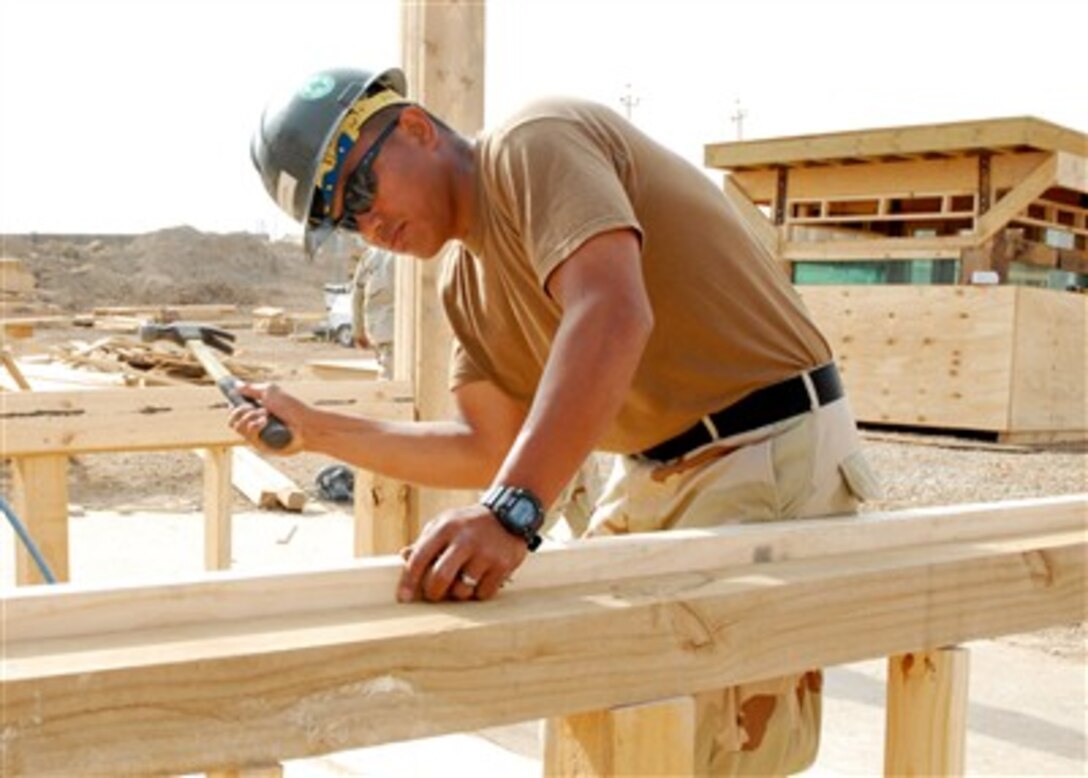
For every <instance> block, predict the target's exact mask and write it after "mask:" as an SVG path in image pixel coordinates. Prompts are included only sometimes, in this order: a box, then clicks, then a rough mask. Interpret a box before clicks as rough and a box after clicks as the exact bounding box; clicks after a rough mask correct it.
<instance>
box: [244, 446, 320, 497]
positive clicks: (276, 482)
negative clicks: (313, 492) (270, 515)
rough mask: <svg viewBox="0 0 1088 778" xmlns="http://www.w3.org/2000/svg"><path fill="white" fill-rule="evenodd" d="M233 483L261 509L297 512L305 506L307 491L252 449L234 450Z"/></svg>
mask: <svg viewBox="0 0 1088 778" xmlns="http://www.w3.org/2000/svg"><path fill="white" fill-rule="evenodd" d="M231 482H232V483H233V485H234V488H235V489H237V490H238V491H239V492H241V493H242V494H244V495H245V496H246V498H247V499H248V500H249V501H250V502H252V503H253V504H254V505H256V506H258V507H260V508H283V509H284V510H288V511H296V512H297V511H301V510H302V509H303V508H304V507H306V492H305V491H304V490H303V489H301V488H299V485H298V484H296V483H295V482H294V481H292V480H291V479H290V478H288V477H287V476H286V475H284V474H283V473H282V472H281V471H280V470H278V469H277V468H276V467H275V466H274V465H273V464H272V463H271V462H269V461H268V460H267V459H264V458H263V457H261V456H260V455H259V454H257V453H256V452H255V451H253V450H252V449H249V448H245V447H243V446H236V447H234V448H232V449H231Z"/></svg>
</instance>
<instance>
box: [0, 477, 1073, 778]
mask: <svg viewBox="0 0 1088 778" xmlns="http://www.w3.org/2000/svg"><path fill="white" fill-rule="evenodd" d="M1086 501H1088V497H1085V496H1083V495H1081V496H1078V497H1075V498H1068V499H1066V500H1059V501H1056V502H1054V501H1050V502H1046V501H1044V502H1042V503H1040V504H1035V505H1032V504H1023V505H1020V506H1018V508H1013V509H1012V510H1013V511H1014V512H1016V513H1019V514H1020V516H1019V519H1020V520H1021V521H1017V522H1015V523H1016V524H1018V525H1020V526H1021V527H1023V524H1022V523H1021V522H1022V521H1023V520H1024V518H1025V516H1027V514H1029V513H1033V512H1036V511H1038V510H1041V509H1042V508H1041V506H1042V505H1048V506H1049V507H1051V508H1054V509H1056V510H1057V511H1058V512H1062V509H1063V508H1064V509H1066V510H1069V511H1072V513H1073V515H1072V516H1070V515H1067V516H1066V518H1065V521H1064V522H1063V523H1064V524H1065V526H1066V527H1067V528H1066V529H1064V530H1061V531H1058V532H1043V531H1038V530H1035V529H1032V530H1029V531H1028V532H1027V534H1015V535H1005V536H1002V535H999V534H994V535H992V536H989V537H985V538H976V539H974V540H969V541H951V542H937V541H934V540H933V539H932V537H928V536H927V534H926V531H925V530H924V529H921V528H915V529H916V531H915V532H914V533H912V534H913V537H914V541H915V542H914V543H913V544H910V545H895V546H893V547H886V548H883V549H881V550H875V551H873V550H866V551H864V552H845V553H844V552H843V549H842V548H840V549H838V550H837V552H831V553H829V554H828V555H825V556H822V557H817V558H809V559H800V558H798V559H788V560H786V561H775V562H755V563H752V562H750V561H749V562H746V563H744V564H740V565H736V566H731V567H720V566H719V567H712V568H709V569H703V570H695V569H689V565H688V560H689V557H691V556H694V557H698V556H699V555H700V554H701V553H702V552H701V547H702V546H703V545H705V544H707V543H708V540H709V539H712V538H724V537H728V536H729V534H730V533H729V530H727V529H722V530H708V531H703V532H701V533H695V534H685V533H675V534H674V533H661V537H655V538H653V541H654V542H653V544H652V546H653V550H654V551H655V552H657V553H660V554H662V556H661V557H660V558H659V559H658V561H659V563H660V564H662V565H663V568H662V569H665V570H668V572H664V573H662V574H658V575H651V576H646V577H634V578H631V577H628V576H627V572H628V571H627V570H626V568H625V567H624V565H623V564H612V565H609V567H608V569H607V570H604V571H602V570H599V569H598V571H597V574H596V575H597V576H598V577H597V579H596V580H594V581H592V582H589V583H581V584H571V583H570V579H568V578H566V577H564V576H562V575H560V576H555V577H552V578H551V579H550V585H548V586H541V587H540V588H538V589H525V590H521V589H520V585H521V581H520V578H522V577H523V576H521V575H520V574H519V581H518V582H517V583H515V584H514V585H512V586H511V587H508V591H507V592H506V593H505V594H504V595H503V596H501V597H499V598H498V599H497V600H494V601H490V602H487V603H472V604H448V605H427V604H415V605H396V604H393V603H391V602H387V603H386V604H378V605H372V606H366V607H352V608H347V609H344V608H341V609H333V610H330V609H326V608H325V607H323V603H322V602H321V599H322V598H320V597H318V598H316V599H315V597H314V592H313V590H312V589H310V588H309V587H308V586H307V585H306V583H305V576H304V575H303V576H296V577H294V582H295V584H296V585H300V586H299V588H298V589H297V590H296V593H295V594H294V597H293V605H294V610H293V612H291V613H289V614H286V615H282V616H278V617H275V618H269V617H268V616H267V615H264V616H261V615H257V613H254V612H253V610H252V609H251V606H252V605H253V603H254V602H255V600H254V599H253V598H252V594H253V590H252V588H251V586H250V585H249V582H247V580H246V578H244V577H234V578H232V577H228V578H221V579H219V580H217V581H216V582H215V586H216V587H217V588H218V593H217V596H216V598H215V600H214V602H215V603H216V609H215V613H210V612H208V610H205V611H204V614H203V616H202V617H200V619H199V620H198V621H195V622H190V623H187V624H181V625H176V626H173V627H169V626H154V625H153V622H154V621H155V618H156V617H157V615H158V613H159V612H160V611H163V610H170V608H171V607H172V605H173V602H174V600H173V599H165V600H164V599H161V598H158V599H156V600H155V601H154V602H153V606H154V607H152V603H147V602H145V603H144V605H143V606H137V607H135V608H134V606H133V603H132V602H125V598H124V597H122V596H120V595H117V594H116V593H115V594H114V599H113V602H112V607H113V608H117V609H126V608H127V609H128V610H129V618H136V619H140V617H141V616H150V617H151V622H152V623H149V624H146V625H144V626H140V627H138V628H136V629H131V630H125V631H121V632H109V631H104V630H103V629H102V626H101V622H100V620H99V618H97V616H98V615H100V614H96V613H95V611H94V610H91V611H84V612H82V613H80V615H79V617H78V618H68V619H67V620H66V623H65V625H64V631H63V634H62V635H57V638H56V639H42V638H38V639H33V638H26V637H21V636H20V635H25V627H26V626H27V625H25V624H23V623H21V618H20V612H22V613H23V614H25V613H26V609H25V608H21V607H20V603H21V604H23V605H25V604H26V603H28V602H29V601H31V600H36V602H37V606H38V610H39V612H44V611H48V610H51V609H52V606H54V605H59V604H62V600H64V599H65V597H66V595H69V594H70V595H73V596H78V595H79V594H80V593H79V592H78V591H74V590H72V589H66V587H59V591H56V593H55V595H54V596H53V597H46V596H43V594H49V593H50V591H51V590H47V591H46V592H44V593H43V592H41V591H40V590H39V591H34V592H17V593H16V594H15V595H14V596H13V597H11V598H8V601H7V602H6V603H5V604H6V606H7V607H8V610H7V614H8V617H7V621H8V625H9V633H8V635H6V636H5V640H6V645H5V651H6V654H5V674H4V680H3V682H2V686H0V692H2V693H3V695H4V697H5V699H6V701H7V704H6V706H5V707H4V709H3V711H2V714H0V716H2V720H0V726H2V728H3V729H2V731H4V733H5V741H4V745H5V750H4V752H3V754H4V760H5V763H4V765H3V767H4V769H5V770H8V771H11V772H14V773H19V772H61V773H65V772H67V773H72V772H73V771H76V770H78V771H83V772H86V773H90V772H126V771H127V772H140V771H143V772H167V771H173V772H185V771H191V770H200V769H207V768H211V767H222V766H226V765H230V764H254V763H261V762H265V761H269V760H273V759H286V758H292V757H296V756H305V755H312V754H318V753H326V752H331V751H338V750H343V749H346V748H352V747H357V746H365V745H372V744H377V743H381V742H388V741H391V740H397V739H407V738H416V737H422V736H427V735H432V734H439V733H443V732H451V731H471V730H475V729H479V728H481V727H485V726H493V725H498V724H502V723H509V722H514V721H519V720H526V719H532V718H538V717H542V716H551V715H559V714H570V713H577V712H579V711H588V710H596V709H602V708H608V707H614V706H619V705H628V704H636V703H641V702H649V701H654V700H661V699H665V698H668V697H673V696H677V695H685V694H689V693H691V692H693V691H695V690H697V689H702V688H713V687H717V686H725V685H732V684H736V683H741V682H745V681H750V680H755V679H758V678H764V677H771V676H777V675H783V674H787V673H791V672H799V671H801V670H804V669H805V668H808V667H812V666H829V665H834V664H838V663H842V662H852V661H856V660H859V659H863V658H872V657H879V656H887V655H890V654H901V653H906V652H912V651H919V650H922V649H925V648H932V647H934V646H936V645H946V644H949V643H956V642H961V641H965V640H971V639H977V638H981V637H988V636H992V635H995V634H1002V633H1006V632H1019V631H1028V630H1032V629H1037V628H1040V627H1043V626H1048V625H1051V624H1059V623H1067V622H1069V621H1076V620H1079V619H1082V618H1083V616H1084V588H1085V583H1086V581H1085V559H1086V556H1085V551H1086V548H1085V540H1086V538H1085V534H1086V533H1085V531H1084V528H1083V527H1084V518H1085V506H1086V504H1088V502H1086ZM994 508H995V512H996V513H997V514H998V515H1000V514H1001V513H1007V512H1008V511H1009V510H1010V509H1009V507H1008V506H1004V505H1001V504H999V505H997V506H994ZM981 510H983V511H984V509H981ZM1006 518H1007V517H1006ZM819 523H820V522H812V524H819ZM827 523H833V522H827ZM843 523H844V524H845V523H851V522H847V521H845V520H844V521H843ZM852 523H854V524H856V525H857V526H859V527H862V526H866V525H867V526H868V527H869V528H870V530H871V531H874V532H876V533H877V534H880V533H881V531H882V530H883V528H884V527H888V528H892V532H893V534H897V533H898V532H899V531H901V528H900V527H897V526H896V524H897V523H896V522H895V521H894V520H892V521H885V522H884V523H880V524H878V523H875V522H868V523H867V520H865V519H859V520H854V521H853V522H852ZM923 523H924V522H923ZM938 523H944V522H938ZM1028 526H1030V525H1028ZM955 531H956V530H954V529H952V528H945V530H944V532H955ZM938 534H941V533H938ZM612 540H614V541H616V542H615V543H613V544H611V545H612V546H613V549H612V550H614V551H620V554H619V556H618V559H620V560H624V559H629V558H631V556H636V557H637V556H638V554H639V551H636V549H638V550H640V551H641V552H642V554H645V552H646V550H645V548H644V545H643V544H644V538H643V537H640V536H631V537H629V538H615V539H612ZM852 542H853V541H851V544H852ZM851 544H847V546H846V547H847V548H852V547H853V546H852V545H851ZM584 545H590V543H589V542H587V543H585V544H584ZM742 545H744V544H743V543H742ZM625 548H626V551H627V553H623V550H624V549H625ZM572 551H573V549H565V550H559V551H555V552H552V554H551V556H552V558H553V562H552V564H559V565H562V561H563V559H564V556H565V555H566V554H567V553H570V552H572ZM747 551H748V553H751V548H747ZM544 556H547V555H544ZM544 556H539V557H534V559H533V560H530V565H529V566H530V567H533V566H535V563H536V561H537V559H543V558H544ZM750 558H751V557H749V559H750ZM756 558H757V559H758V558H760V557H758V556H757V557H756ZM553 572H555V571H554V570H553ZM396 574H397V567H396V566H387V567H386V568H385V569H384V576H385V581H384V583H383V585H382V589H383V590H384V592H385V594H386V596H387V597H388V596H391V592H392V589H393V582H394V580H395V577H396ZM617 575H618V576H619V577H615V576H617ZM353 590H354V591H353V593H357V592H358V591H359V589H358V588H357V587H353ZM130 594H131V596H132V598H133V599H135V601H137V602H139V601H140V590H139V589H135V590H131V591H130ZM35 595H37V596H36V597H35ZM334 596H337V597H343V596H344V594H343V593H342V592H340V593H337V594H336V595H334ZM182 599H184V596H183V597H182ZM256 601H257V602H259V603H262V604H263V603H266V602H267V600H265V599H264V598H263V597H261V596H260V595H258V596H257V598H256ZM281 605H282V604H281ZM12 606H15V607H14V608H13V607H12ZM257 610H258V612H259V611H260V610H263V608H260V609H257ZM134 611H136V612H134ZM149 611H150V612H149ZM224 612H225V613H231V612H234V613H235V614H246V613H247V612H248V616H245V615H241V616H240V617H238V618H225V616H224ZM142 623H143V622H142V619H141V620H137V621H136V624H142ZM54 624H55V622H54ZM39 625H40V622H39ZM755 636H759V637H758V639H756V638H755ZM798 646H804V647H805V650H804V651H799V650H798ZM92 744H93V747H91V746H92Z"/></svg>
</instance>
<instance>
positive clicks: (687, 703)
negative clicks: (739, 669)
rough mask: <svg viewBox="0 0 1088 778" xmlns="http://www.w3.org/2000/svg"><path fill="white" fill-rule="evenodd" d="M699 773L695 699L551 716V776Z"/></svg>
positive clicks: (547, 754) (547, 756) (547, 770)
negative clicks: (696, 746) (557, 716)
mask: <svg viewBox="0 0 1088 778" xmlns="http://www.w3.org/2000/svg"><path fill="white" fill-rule="evenodd" d="M694 774H695V701H694V700H693V699H692V698H691V697H673V698H671V699H667V700H660V701H658V702H652V703H646V704H643V705H627V706H623V707H618V708H613V709H611V710H605V711H593V712H591V713H578V714H575V715H573V716H565V717H563V718H557V719H551V720H549V721H548V728H547V732H546V738H545V742H544V775H545V776H548V778H553V777H554V778H606V776H635V775H645V776H677V777H679V776H690V775H694Z"/></svg>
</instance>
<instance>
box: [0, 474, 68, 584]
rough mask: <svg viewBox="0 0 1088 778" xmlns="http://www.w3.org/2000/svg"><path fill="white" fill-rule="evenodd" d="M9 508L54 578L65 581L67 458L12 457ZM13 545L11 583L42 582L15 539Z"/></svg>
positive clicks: (66, 562) (31, 560)
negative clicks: (12, 574)
mask: <svg viewBox="0 0 1088 778" xmlns="http://www.w3.org/2000/svg"><path fill="white" fill-rule="evenodd" d="M11 508H12V510H14V511H15V515H16V516H18V517H19V521H20V522H22V524H23V526H24V527H25V528H26V531H27V533H28V534H29V535H30V539H31V540H33V541H34V545H36V546H37V547H38V551H40V552H41V555H42V556H43V557H44V558H45V562H46V564H48V565H49V569H50V570H51V571H52V572H53V575H54V577H55V578H56V579H57V581H67V580H68V457H66V456H64V455H63V454H46V455H43V456H27V457H14V458H13V459H12V504H11ZM15 548H16V551H15V582H16V583H17V584H20V585H23V584H38V583H44V582H45V578H44V576H42V574H41V571H40V570H38V566H37V564H36V563H35V562H34V558H33V557H32V556H31V555H30V552H29V551H27V550H26V548H24V547H23V544H22V543H21V542H20V541H19V540H18V539H16V541H15Z"/></svg>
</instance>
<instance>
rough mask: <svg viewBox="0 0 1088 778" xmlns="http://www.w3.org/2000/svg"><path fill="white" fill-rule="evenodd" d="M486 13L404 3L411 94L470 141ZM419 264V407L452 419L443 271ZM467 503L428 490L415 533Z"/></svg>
mask: <svg viewBox="0 0 1088 778" xmlns="http://www.w3.org/2000/svg"><path fill="white" fill-rule="evenodd" d="M484 10H485V2H484V0H442V1H441V2H437V1H436V0H422V1H421V0H401V49H402V55H401V56H402V59H403V62H404V71H405V75H406V76H407V78H408V93H409V95H410V96H411V97H412V99H414V100H417V101H419V102H420V103H421V104H422V105H423V106H424V107H426V108H427V109H428V110H431V111H433V112H434V113H435V114H436V115H437V116H439V117H441V118H442V120H443V121H445V122H446V123H448V124H449V125H450V126H451V127H453V128H455V129H456V130H457V131H458V132H461V133H463V134H467V135H472V134H474V133H475V132H477V131H478V130H479V129H480V128H481V127H482V126H483V118H484ZM413 265H414V268H415V273H416V276H415V278H416V281H415V284H414V285H413V288H414V293H415V298H416V310H415V328H414V329H415V335H414V345H415V348H416V349H417V351H416V354H415V358H414V364H413V378H414V389H415V397H416V407H417V408H418V410H419V417H420V418H421V419H441V418H448V417H450V416H451V415H452V413H453V401H452V397H451V396H450V393H449V388H448V386H449V383H448V382H449V376H448V360H449V352H450V342H451V339H452V333H451V330H450V327H449V323H448V322H447V321H446V318H445V316H444V314H443V312H442V309H441V305H440V303H439V299H438V292H437V287H438V283H437V280H438V276H439V271H440V269H441V268H440V266H439V263H437V262H414V263H413ZM397 347H398V348H399V347H400V344H398V346H397ZM395 359H396V358H395ZM401 364H402V363H401ZM401 369H402V370H403V367H402V368H401ZM394 375H397V373H396V372H395V373H394ZM465 499H466V498H465V497H464V496H462V495H459V494H458V493H457V492H451V491H436V490H431V489H421V490H420V491H419V499H418V500H416V501H414V502H415V503H416V506H417V507H418V512H417V515H416V517H415V519H414V523H415V524H416V525H417V526H416V530H417V531H418V524H419V522H420V520H423V521H426V520H429V519H431V518H432V517H433V516H434V515H435V514H437V513H439V512H441V511H442V510H443V509H445V508H449V507H453V506H454V505H459V504H461V503H462V502H464V501H465ZM469 499H471V498H469Z"/></svg>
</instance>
